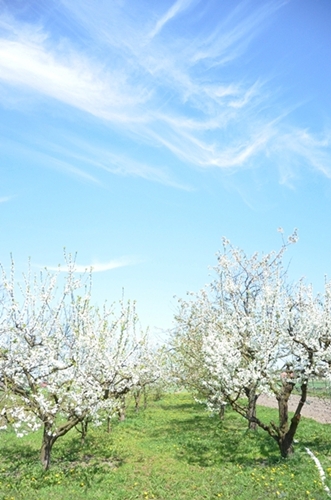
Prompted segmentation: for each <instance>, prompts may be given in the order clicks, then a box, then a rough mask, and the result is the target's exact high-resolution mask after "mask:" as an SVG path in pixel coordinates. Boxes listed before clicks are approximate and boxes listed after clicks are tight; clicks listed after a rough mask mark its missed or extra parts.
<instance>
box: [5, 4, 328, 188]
mask: <svg viewBox="0 0 331 500" xmlns="http://www.w3.org/2000/svg"><path fill="white" fill-rule="evenodd" d="M286 3H287V2H286V1H283V0H270V1H266V2H259V3H258V4H255V3H254V2H249V1H243V2H239V3H236V5H235V6H234V7H233V9H232V10H231V11H230V12H229V13H228V14H227V16H226V17H223V18H222V16H220V19H219V20H218V19H215V18H214V17H215V16H212V12H211V11H209V3H206V2H202V1H201V0H200V1H199V0H175V1H174V2H173V3H172V4H170V6H169V4H167V8H165V7H164V3H162V2H161V3H159V4H155V5H154V4H153V6H151V5H150V4H149V3H148V2H147V3H146V4H145V3H144V4H143V7H141V6H140V7H138V5H137V4H135V3H134V2H131V1H130V0H129V1H127V2H120V1H118V2H112V3H109V4H108V3H105V2H101V1H98V0H96V2H93V3H91V2H89V1H87V0H82V1H81V2H79V4H78V3H76V2H71V1H69V0H61V2H60V5H61V6H62V7H61V8H62V10H61V15H62V17H63V20H64V25H65V23H66V22H67V23H69V22H72V20H75V23H76V24H75V26H76V28H77V27H79V36H80V37H81V39H83V40H84V43H83V42H82V43H81V44H80V43H78V42H77V41H76V40H73V39H71V38H70V37H71V36H72V35H70V34H67V35H63V36H62V37H59V36H57V37H56V36H54V34H53V33H51V32H49V31H47V29H46V28H45V26H44V25H43V23H42V21H39V23H38V24H36V23H35V24H31V23H28V22H25V23H23V22H22V21H18V20H16V19H15V18H14V17H13V16H10V15H9V14H7V15H6V16H4V18H3V21H2V23H0V28H1V30H2V31H1V33H2V36H1V38H0V81H2V82H3V83H4V84H5V85H6V86H7V87H10V88H12V89H14V91H15V89H16V91H17V92H18V93H20V92H21V90H22V89H25V88H27V89H29V90H30V91H32V92H33V93H34V95H35V96H38V95H42V96H47V97H49V98H51V99H53V100H54V99H55V100H58V101H59V102H61V103H64V104H66V105H68V106H70V107H71V108H76V109H78V110H81V111H83V112H85V113H86V114H89V115H92V116H93V117H96V118H98V119H100V120H101V121H102V123H104V124H105V125H106V126H108V127H110V128H111V129H112V130H116V132H118V131H120V133H121V134H122V135H124V136H125V137H126V138H127V140H128V142H130V143H131V144H143V145H144V146H146V147H147V148H149V150H150V151H151V152H152V153H153V154H154V155H155V150H156V149H157V148H162V151H164V152H166V153H167V155H169V153H170V154H171V155H173V156H174V157H175V159H176V162H175V163H176V164H178V161H180V162H184V163H185V164H187V165H191V166H194V167H197V168H203V169H206V168H219V169H227V170H231V169H234V170H236V169H238V168H243V167H250V166H252V165H253V163H254V166H256V165H257V166H258V165H263V163H264V162H265V160H266V159H268V160H270V158H271V157H273V158H274V160H275V161H276V160H277V161H278V160H279V158H280V157H281V155H283V158H286V159H288V161H291V162H294V163H295V159H298V158H300V159H302V158H304V161H305V163H306V164H307V165H309V166H310V167H311V168H314V169H316V170H318V171H319V172H321V173H323V174H324V175H327V176H329V175H330V168H329V166H328V165H329V164H330V160H331V150H330V140H329V139H328V138H327V137H328V132H326V134H325V137H326V139H323V140H322V139H320V137H319V135H317V134H314V133H313V132H307V131H305V130H301V129H300V128H299V127H297V126H294V125H292V126H291V124H290V120H289V119H288V115H286V111H287V110H284V109H281V108H280V107H279V106H275V107H273V105H274V104H275V101H276V100H277V96H275V94H276V93H275V92H271V91H270V89H269V88H268V85H269V82H268V80H267V79H263V78H261V76H260V75H259V76H258V78H256V79H254V78H250V79H248V78H247V77H246V76H238V74H237V73H236V71H232V70H231V68H232V64H233V63H234V62H235V61H236V60H237V59H238V58H240V57H241V56H242V55H243V54H244V53H245V51H247V49H248V48H249V46H250V44H251V43H252V41H253V40H254V39H256V38H257V37H258V36H259V34H260V33H261V31H263V30H265V29H266V27H267V26H268V24H269V23H270V22H271V20H272V19H273V16H274V15H275V14H276V12H277V11H278V10H279V9H281V8H282V7H283V6H284V5H285V4H286ZM212 5H213V3H212V2H211V6H212ZM197 6H198V12H199V16H200V17H201V19H203V16H205V15H206V16H209V21H210V19H212V23H211V25H210V23H207V24H205V23H203V22H201V23H197V18H196V14H197V13H196V12H195V11H194V9H195V8H196V7H197ZM211 8H212V7H211ZM179 15H181V16H183V24H184V25H185V26H186V31H185V33H184V32H183V33H179V34H178V35H176V34H175V32H174V31H173V30H170V32H171V34H169V33H168V30H167V29H165V27H166V26H169V27H170V26H171V23H172V22H174V21H176V19H177V17H178V16H179ZM184 16H186V17H184ZM41 19H42V17H41ZM200 25H201V27H200ZM205 26H208V30H206V28H205ZM209 27H210V29H209ZM76 28H75V29H76ZM77 30H78V28H77ZM84 37H85V38H84ZM90 46H93V49H91V48H90ZM87 47H89V48H87ZM271 95H273V97H271ZM29 98H30V96H29ZM0 99H1V98H0ZM91 142H92V141H91ZM40 154H41V153H40ZM45 154H46V153H45ZM70 157H71V158H73V159H74V160H77V161H78V160H81V161H82V162H83V163H84V164H85V165H88V166H89V168H87V169H84V168H83V167H82V166H80V165H77V162H76V163H75V162H73V163H71V162H70V160H69V159H70ZM51 163H52V165H53V166H54V168H59V169H62V170H63V171H65V172H67V173H70V174H71V175H75V176H77V177H80V178H85V180H87V181H90V182H93V183H97V182H99V178H98V174H97V172H96V171H95V170H91V168H92V169H99V170H104V171H108V172H109V173H113V174H118V175H132V176H139V177H142V178H145V179H148V180H151V181H153V182H160V183H163V184H165V185H169V186H173V187H176V188H182V189H190V187H189V186H186V184H185V183H182V182H180V181H178V179H177V176H176V175H174V169H172V168H171V166H170V163H166V164H165V165H161V164H154V163H153V162H151V160H150V159H146V161H141V160H139V159H137V158H135V157H134V155H133V153H130V152H129V151H127V150H125V152H120V151H119V150H115V151H113V150H111V149H110V150H105V148H101V147H97V146H95V145H93V143H92V144H91V146H90V148H88V147H80V148H78V150H77V149H76V150H75V151H74V152H72V153H70V150H69V148H68V151H67V153H64V155H63V156H62V157H61V155H60V156H55V157H54V159H53V160H52V161H51ZM90 167H91V168H90ZM285 177H286V175H285Z"/></svg>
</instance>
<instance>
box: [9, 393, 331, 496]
mask: <svg viewBox="0 0 331 500" xmlns="http://www.w3.org/2000/svg"><path fill="white" fill-rule="evenodd" d="M259 416H260V417H263V418H265V419H270V418H274V419H276V418H277V417H276V412H275V410H273V409H269V408H262V407H260V408H259ZM40 439H41V437H40V434H38V433H37V434H34V435H30V436H26V437H24V438H21V439H17V438H16V437H15V435H14V434H13V433H11V432H9V431H2V432H1V448H0V481H1V484H0V498H1V499H2V500H19V499H22V500H23V499H24V500H32V499H34V500H37V499H38V500H39V499H47V500H55V499H56V500H57V499H59V500H60V499H61V500H78V499H79V500H83V499H84V500H92V499H93V500H133V499H145V500H150V499H158V500H168V499H169V500H182V499H189V500H202V499H210V500H212V499H219V498H221V499H232V500H247V499H251V498H254V500H259V499H261V500H268V499H274V498H282V499H289V500H292V499H294V498H296V499H300V500H302V499H306V498H307V499H308V498H309V499H315V500H322V499H327V498H329V497H328V496H327V493H326V492H325V491H324V489H323V487H322V484H321V481H320V477H319V473H318V470H317V469H316V466H315V464H314V462H313V460H312V459H311V458H310V457H309V456H308V455H307V453H306V451H305V447H308V448H310V449H311V451H312V452H313V453H314V454H315V455H316V456H317V457H318V458H319V460H320V462H321V464H322V466H323V468H324V470H325V472H326V475H327V484H328V486H329V487H331V425H327V424H325V425H322V424H319V423H317V422H315V421H313V420H311V419H305V418H302V421H301V422H300V426H299V430H298V435H297V439H298V440H299V443H298V444H297V445H296V450H295V454H294V456H293V458H291V459H289V460H287V461H284V460H283V459H281V458H280V457H279V453H278V450H277V448H276V444H275V443H274V442H273V440H272V439H271V438H269V436H267V435H266V433H265V432H262V431H258V432H255V433H254V432H247V430H246V423H245V421H243V420H242V419H241V418H239V416H237V415H236V414H234V413H232V412H231V411H230V410H228V409H227V411H226V415H225V420H224V421H223V422H220V421H219V420H218V419H217V418H216V417H211V416H209V415H208V414H207V413H206V412H205V411H204V409H203V407H202V406H200V405H198V404H196V403H194V401H193V400H192V398H191V397H190V396H189V395H187V394H174V395H167V396H165V397H164V398H163V399H161V400H160V401H157V402H151V404H150V407H149V408H147V410H144V411H141V412H140V413H139V414H135V413H134V412H133V410H129V412H128V417H127V419H126V421H124V422H121V423H115V424H114V427H113V430H112V432H111V433H110V434H107V432H106V430H105V428H104V427H100V428H94V429H92V428H91V429H90V431H89V434H88V436H87V440H86V443H85V444H84V445H81V444H80V440H79V435H78V433H76V432H72V433H69V434H68V435H67V436H65V437H64V438H62V439H59V441H58V442H57V443H56V444H55V447H54V451H53V457H52V466H51V469H50V470H49V471H47V472H44V471H43V470H42V468H41V466H40V464H39V460H38V449H39V447H40Z"/></svg>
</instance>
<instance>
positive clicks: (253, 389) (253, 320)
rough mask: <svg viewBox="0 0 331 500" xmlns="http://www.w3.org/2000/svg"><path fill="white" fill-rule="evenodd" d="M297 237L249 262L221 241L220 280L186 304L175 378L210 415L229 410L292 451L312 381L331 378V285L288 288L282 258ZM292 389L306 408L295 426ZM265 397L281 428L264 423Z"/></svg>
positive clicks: (179, 323)
mask: <svg viewBox="0 0 331 500" xmlns="http://www.w3.org/2000/svg"><path fill="white" fill-rule="evenodd" d="M296 240H297V235H296V232H294V233H293V234H292V235H291V236H290V237H289V239H288V241H286V242H285V240H284V239H283V244H282V246H281V248H280V250H279V251H278V252H271V253H269V254H266V255H262V256H261V255H259V254H258V253H255V254H254V255H252V256H251V257H248V256H247V255H246V254H245V253H244V252H243V251H242V250H238V249H236V248H234V247H233V246H232V245H231V243H230V242H229V241H228V240H226V239H223V252H220V253H219V254H218V255H217V266H216V267H215V268H214V272H215V278H214V280H213V281H212V282H211V283H210V284H209V285H207V286H206V287H205V288H204V289H202V290H201V291H200V292H199V293H197V294H189V295H190V298H189V300H180V306H179V311H178V314H177V317H176V328H175V331H174V335H173V338H172V347H173V351H174V356H173V360H174V367H175V372H176V375H177V378H178V379H179V380H180V381H181V382H182V383H183V384H184V385H185V386H186V387H187V388H189V389H191V390H192V391H194V392H195V393H196V394H197V397H198V398H200V399H203V400H204V401H206V403H207V405H208V407H209V408H210V409H211V410H212V411H216V412H222V411H223V408H224V405H225V404H229V405H231V407H232V408H233V410H235V411H236V412H238V413H239V414H240V415H242V416H243V417H244V418H245V419H247V421H248V425H249V427H250V428H255V427H256V426H258V427H260V428H262V429H264V430H265V431H266V432H268V433H269V435H270V436H272V438H273V439H274V440H275V441H276V442H277V444H278V446H279V450H280V453H281V455H282V456H283V457H287V456H288V455H290V454H291V453H292V452H293V440H294V436H295V433H296V430H297V427H298V424H299V420H300V415H301V411H302V408H303V406H304V404H305V402H306V398H307V390H308V386H309V380H311V378H312V377H323V378H324V379H327V380H329V381H330V379H331V282H326V283H325V289H324V292H323V293H322V294H317V295H314V294H313V289H312V286H311V285H307V284H305V282H304V280H300V281H298V282H297V283H291V284H290V283H289V282H288V274H287V269H285V268H284V264H283V260H284V259H283V257H284V253H285V251H286V249H287V247H288V246H289V245H290V244H292V243H295V242H296ZM294 388H297V389H298V390H299V394H300V401H299V403H298V405H297V408H296V410H295V413H294V416H293V417H292V418H291V419H289V416H288V402H289V398H290V395H291V393H292V392H293V390H294ZM260 394H268V395H274V396H275V397H276V399H277V402H278V409H279V422H278V423H275V422H273V421H271V422H264V421H262V420H261V419H260V418H258V416H257V413H256V403H257V400H258V396H259V395H260Z"/></svg>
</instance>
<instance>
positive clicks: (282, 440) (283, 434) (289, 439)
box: [277, 381, 308, 458]
mask: <svg viewBox="0 0 331 500" xmlns="http://www.w3.org/2000/svg"><path fill="white" fill-rule="evenodd" d="M282 385H283V387H282V391H281V393H280V394H279V395H278V397H277V400H278V412H279V440H278V446H279V449H280V453H281V455H282V457H283V458H287V457H288V456H290V455H292V454H293V453H294V449H293V440H294V436H295V433H296V431H297V428H298V425H299V422H300V418H301V410H302V408H303V406H304V404H305V402H306V399H307V388H308V383H307V381H304V382H303V383H302V384H301V399H300V401H299V403H298V406H297V409H296V410H295V413H294V415H293V417H292V418H291V424H290V425H289V423H288V400H289V398H290V395H291V393H292V390H293V388H294V385H295V384H294V382H289V381H283V384H282Z"/></svg>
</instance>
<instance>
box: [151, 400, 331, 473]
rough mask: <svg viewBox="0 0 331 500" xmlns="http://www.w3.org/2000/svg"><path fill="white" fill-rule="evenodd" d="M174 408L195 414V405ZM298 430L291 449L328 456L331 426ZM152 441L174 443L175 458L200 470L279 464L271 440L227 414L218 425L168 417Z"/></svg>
mask: <svg viewBox="0 0 331 500" xmlns="http://www.w3.org/2000/svg"><path fill="white" fill-rule="evenodd" d="M168 408H169V407H168ZM176 408H177V410H178V409H179V410H180V409H181V408H184V409H185V410H186V412H187V410H189V409H191V411H192V413H195V412H196V410H197V406H196V404H192V405H190V404H188V403H187V404H184V405H179V406H177V407H176V406H175V405H174V408H173V409H174V410H176ZM200 412H201V407H200ZM261 413H262V414H263V411H261ZM270 416H271V415H270V414H269V412H268V411H267V412H266V414H265V416H264V417H265V418H264V420H265V421H266V422H269V421H270ZM300 426H301V427H302V428H304V432H302V433H301V436H300V438H299V444H297V445H295V448H296V449H301V448H302V447H308V448H311V449H312V450H314V452H317V453H320V454H321V455H323V454H324V455H325V454H326V455H327V454H329V453H330V446H331V433H330V432H328V431H329V430H330V427H331V426H321V424H317V423H315V422H312V423H311V422H308V421H303V422H301V423H300ZM326 427H328V429H326ZM321 429H322V431H321ZM153 437H155V438H156V439H158V440H160V441H162V440H164V441H167V442H169V440H172V441H173V442H177V446H176V450H177V453H176V458H177V459H179V460H182V461H185V462H187V463H189V464H196V465H199V466H200V467H212V466H219V465H222V464H224V463H225V462H232V463H236V464H245V465H246V466H256V465H266V464H270V465H271V464H275V463H278V462H280V461H283V459H282V458H281V456H280V452H279V448H278V445H277V443H276V441H275V440H274V439H273V438H272V437H271V436H269V435H268V434H267V433H266V432H265V431H264V430H262V429H257V430H256V431H251V430H248V428H247V422H246V421H245V420H244V419H243V418H241V417H240V416H238V415H237V414H235V413H233V412H231V411H227V412H226V416H225V419H224V420H222V421H220V420H219V419H218V417H216V416H213V417H210V416H208V414H200V415H193V416H192V417H188V418H183V419H178V418H171V417H170V421H169V423H168V424H167V425H166V426H161V427H160V428H159V429H155V430H154V432H153Z"/></svg>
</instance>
